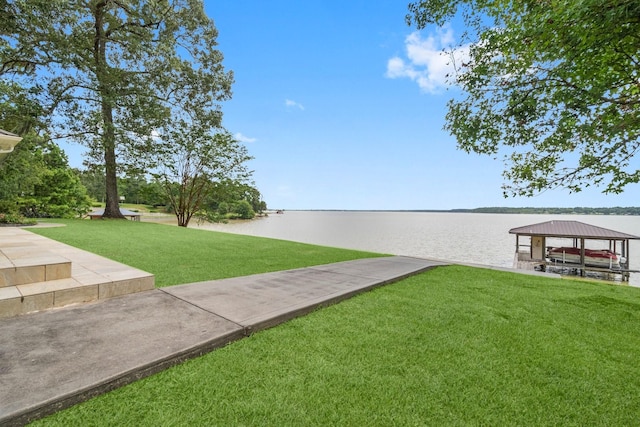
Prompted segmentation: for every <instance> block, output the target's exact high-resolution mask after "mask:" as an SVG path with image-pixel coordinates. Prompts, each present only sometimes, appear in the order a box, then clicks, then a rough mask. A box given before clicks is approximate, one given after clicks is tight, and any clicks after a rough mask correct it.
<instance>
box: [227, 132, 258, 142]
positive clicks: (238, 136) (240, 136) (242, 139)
mask: <svg viewBox="0 0 640 427" xmlns="http://www.w3.org/2000/svg"><path fill="white" fill-rule="evenodd" d="M233 137H234V138H235V139H237V140H238V141H240V142H256V141H257V140H258V139H257V138H250V137H248V136H245V135H243V134H241V133H240V132H238V133H236V134H235V135H233Z"/></svg>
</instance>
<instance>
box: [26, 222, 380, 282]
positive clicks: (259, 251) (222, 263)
mask: <svg viewBox="0 0 640 427" xmlns="http://www.w3.org/2000/svg"><path fill="white" fill-rule="evenodd" d="M51 222H56V223H64V224H66V227H55V228H32V229H30V231H33V232H35V233H37V234H40V235H42V236H46V237H49V238H51V239H55V240H58V241H61V242H64V243H67V244H69V245H72V246H75V247H78V248H81V249H85V250H87V251H90V252H93V253H96V254H99V255H102V256H104V257H107V258H110V259H113V260H116V261H119V262H122V263H124V264H127V265H130V266H132V267H136V268H139V269H141V270H144V271H148V272H150V273H153V274H155V276H156V286H157V287H162V286H171V285H178V284H183V283H192V282H199V281H203V280H213V279H222V278H226V277H237V276H245V275H249V274H256V273H265V272H269V271H279V270H288V269H292V268H299V267H308V266H310V265H320V264H328V263H332V262H339V261H347V260H352V259H357V258H366V257H375V256H380V254H374V253H371V252H362V251H353V250H347V249H340V248H329V247H321V246H314V245H308V244H304V243H294V242H287V241H283V240H276V239H266V238H258V237H250V236H241V235H235V234H229V233H219V232H214V231H205V230H197V229H191V228H184V227H175V226H169V225H162V224H153V223H146V222H133V221H121V220H102V221H89V220H58V219H56V220H52V221H51Z"/></svg>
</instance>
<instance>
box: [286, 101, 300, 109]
mask: <svg viewBox="0 0 640 427" xmlns="http://www.w3.org/2000/svg"><path fill="white" fill-rule="evenodd" d="M284 105H285V106H287V107H291V108H298V109H300V110H304V105H302V104H300V103H298V102H296V101H292V100H290V99H285V100H284Z"/></svg>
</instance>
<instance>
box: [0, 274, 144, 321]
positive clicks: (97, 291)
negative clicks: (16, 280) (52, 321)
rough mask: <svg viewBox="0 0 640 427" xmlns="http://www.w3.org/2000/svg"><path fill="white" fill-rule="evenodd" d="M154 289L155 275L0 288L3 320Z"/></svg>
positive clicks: (62, 281) (63, 281) (65, 280)
mask: <svg viewBox="0 0 640 427" xmlns="http://www.w3.org/2000/svg"><path fill="white" fill-rule="evenodd" d="M154 288H155V279H154V276H153V275H152V274H148V275H138V276H136V277H132V278H128V279H124V280H114V281H106V282H102V283H90V284H82V283H80V282H78V281H77V280H76V279H73V278H66V279H58V280H51V281H45V282H37V283H30V284H23V285H16V286H8V287H3V288H0V318H6V317H13V316H17V315H20V314H27V313H32V312H36V311H42V310H49V309H52V308H59V307H64V306H67V305H71V304H79V303H87V302H93V301H98V300H101V299H106V298H112V297H116V296H120V295H127V294H132V293H136V292H143V291H147V290H151V289H154Z"/></svg>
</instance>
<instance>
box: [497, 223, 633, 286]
mask: <svg viewBox="0 0 640 427" xmlns="http://www.w3.org/2000/svg"><path fill="white" fill-rule="evenodd" d="M509 234H515V235H516V254H515V259H514V267H515V268H519V269H526V270H533V269H535V270H543V271H555V272H559V273H563V274H579V275H580V276H583V277H584V276H587V274H588V273H590V274H594V275H598V276H603V275H604V276H605V278H607V279H609V276H611V275H614V276H618V277H620V278H621V280H622V281H628V280H629V274H630V273H632V272H638V270H631V269H630V266H629V241H631V240H640V237H639V236H634V235H631V234H627V233H622V232H619V231H615V230H609V229H606V228H602V227H597V226H594V225H590V224H585V223H583V222H579V221H547V222H542V223H539V224H532V225H525V226H524V227H516V228H512V229H511V230H509ZM560 240H565V241H567V240H570V241H571V244H570V245H569V246H568V247H566V245H563V244H558V245H550V243H556V242H557V241H560ZM605 244H607V247H604V248H603V247H602V246H603V245H605ZM559 246H563V247H561V248H559ZM559 249H560V252H562V256H553V255H551V256H550V254H552V253H558V252H559ZM565 249H566V251H567V252H570V251H571V249H575V251H573V252H575V253H576V256H575V257H573V258H570V257H568V256H567V257H565V256H564V250H565ZM594 249H597V251H593V250H594ZM589 251H593V252H599V253H602V254H604V255H603V256H604V257H607V258H606V259H607V261H608V264H607V262H603V263H602V265H597V264H596V265H594V264H593V263H590V262H588V258H589V257H588V253H589ZM614 280H615V279H614Z"/></svg>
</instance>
